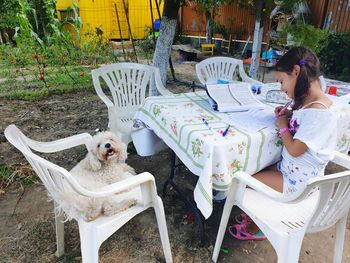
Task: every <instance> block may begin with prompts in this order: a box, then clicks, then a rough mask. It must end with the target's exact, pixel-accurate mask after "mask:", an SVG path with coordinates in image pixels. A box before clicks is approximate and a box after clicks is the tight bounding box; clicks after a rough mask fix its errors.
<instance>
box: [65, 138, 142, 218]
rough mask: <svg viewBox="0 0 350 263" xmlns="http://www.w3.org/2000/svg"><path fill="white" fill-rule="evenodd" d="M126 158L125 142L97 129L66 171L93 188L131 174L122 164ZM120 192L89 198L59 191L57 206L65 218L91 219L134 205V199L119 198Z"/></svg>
mask: <svg viewBox="0 0 350 263" xmlns="http://www.w3.org/2000/svg"><path fill="white" fill-rule="evenodd" d="M126 158H127V151H126V145H125V144H124V143H122V142H121V140H120V138H119V137H118V136H116V135H115V134H113V133H111V132H99V133H98V134H96V135H95V136H93V140H92V143H91V145H89V146H88V154H87V155H86V157H85V158H84V159H83V160H82V161H80V162H79V163H78V164H77V165H76V166H75V167H73V169H72V170H71V171H70V172H71V174H72V175H73V176H74V177H75V178H76V179H77V181H78V182H79V184H80V185H82V186H83V187H84V188H86V189H89V190H96V189H98V188H101V187H103V186H106V185H109V184H112V183H116V182H118V181H121V180H123V179H126V178H129V177H131V176H133V175H135V171H134V169H133V168H132V167H130V166H129V165H127V164H126V163H124V161H125V160H126ZM121 195H122V194H121V193H120V194H115V195H111V196H107V197H100V198H95V197H94V198H93V197H86V196H82V195H78V194H77V193H73V192H70V191H69V192H68V191H67V192H64V193H61V194H60V199H62V200H60V201H59V205H60V208H62V209H63V211H65V213H66V214H67V215H68V216H69V217H74V218H76V217H83V218H84V219H85V220H87V221H91V220H94V219H95V218H97V217H98V216H99V215H101V214H104V215H114V214H116V213H118V212H121V211H123V210H125V209H127V208H129V207H130V206H132V205H135V204H136V200H135V199H124V200H121Z"/></svg>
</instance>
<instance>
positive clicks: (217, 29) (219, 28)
mask: <svg viewBox="0 0 350 263" xmlns="http://www.w3.org/2000/svg"><path fill="white" fill-rule="evenodd" d="M213 31H214V34H215V33H216V34H221V35H222V36H223V38H225V39H228V36H229V32H228V30H227V28H226V27H225V25H223V24H220V23H219V22H215V21H214V23H213Z"/></svg>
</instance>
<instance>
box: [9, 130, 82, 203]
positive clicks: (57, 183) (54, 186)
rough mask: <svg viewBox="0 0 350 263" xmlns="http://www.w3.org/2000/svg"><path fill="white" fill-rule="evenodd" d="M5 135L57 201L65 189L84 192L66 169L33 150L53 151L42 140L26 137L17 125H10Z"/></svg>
mask: <svg viewBox="0 0 350 263" xmlns="http://www.w3.org/2000/svg"><path fill="white" fill-rule="evenodd" d="M5 136H6V138H7V140H8V141H9V142H10V143H11V144H12V145H13V146H15V147H16V148H17V149H18V150H19V151H21V152H22V154H23V155H24V157H25V158H26V159H27V161H28V162H29V163H30V165H31V166H32V168H33V170H34V171H35V173H36V174H37V175H38V177H39V178H40V180H41V181H42V183H43V184H44V186H45V187H46V189H47V191H48V192H49V195H50V197H52V198H53V199H54V200H55V201H57V200H59V195H60V193H62V192H65V191H76V192H77V193H79V194H84V192H85V191H84V189H82V188H81V186H80V185H79V184H78V182H77V181H76V180H75V179H74V178H73V177H72V175H71V174H70V173H69V172H68V171H67V170H66V169H64V168H62V167H60V166H58V165H56V164H54V163H51V162H50V161H47V160H45V159H43V158H42V157H40V156H38V155H36V154H34V153H33V152H32V151H31V149H33V150H35V151H40V152H52V151H51V150H48V151H45V149H44V148H42V146H43V145H40V142H37V141H34V140H31V139H29V138H28V137H26V136H25V135H24V134H23V133H22V132H21V131H20V130H19V129H18V128H17V127H16V126H15V125H9V126H8V127H7V128H6V129H5ZM44 147H45V146H44Z"/></svg>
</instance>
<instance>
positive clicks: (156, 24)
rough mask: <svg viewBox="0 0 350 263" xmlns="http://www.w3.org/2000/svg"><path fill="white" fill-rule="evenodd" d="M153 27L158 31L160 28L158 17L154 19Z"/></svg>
mask: <svg viewBox="0 0 350 263" xmlns="http://www.w3.org/2000/svg"><path fill="white" fill-rule="evenodd" d="M153 29H154V31H159V29H160V20H159V19H156V20H154V22H153Z"/></svg>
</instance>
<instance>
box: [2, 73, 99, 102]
mask: <svg viewBox="0 0 350 263" xmlns="http://www.w3.org/2000/svg"><path fill="white" fill-rule="evenodd" d="M69 71H70V76H68V75H67V74H65V73H64V72H62V71H61V70H58V69H56V70H51V71H50V72H49V73H48V75H47V78H46V82H47V86H48V88H46V87H45V85H44V83H43V82H42V81H40V80H36V79H33V80H30V81H21V80H16V79H8V80H7V81H5V82H2V84H1V87H0V97H2V98H7V99H21V100H27V101H33V100H38V99H42V98H45V97H46V96H48V95H49V94H62V93H69V92H74V91H78V90H82V89H91V90H92V89H93V85H92V78H91V68H82V67H71V68H69Z"/></svg>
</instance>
